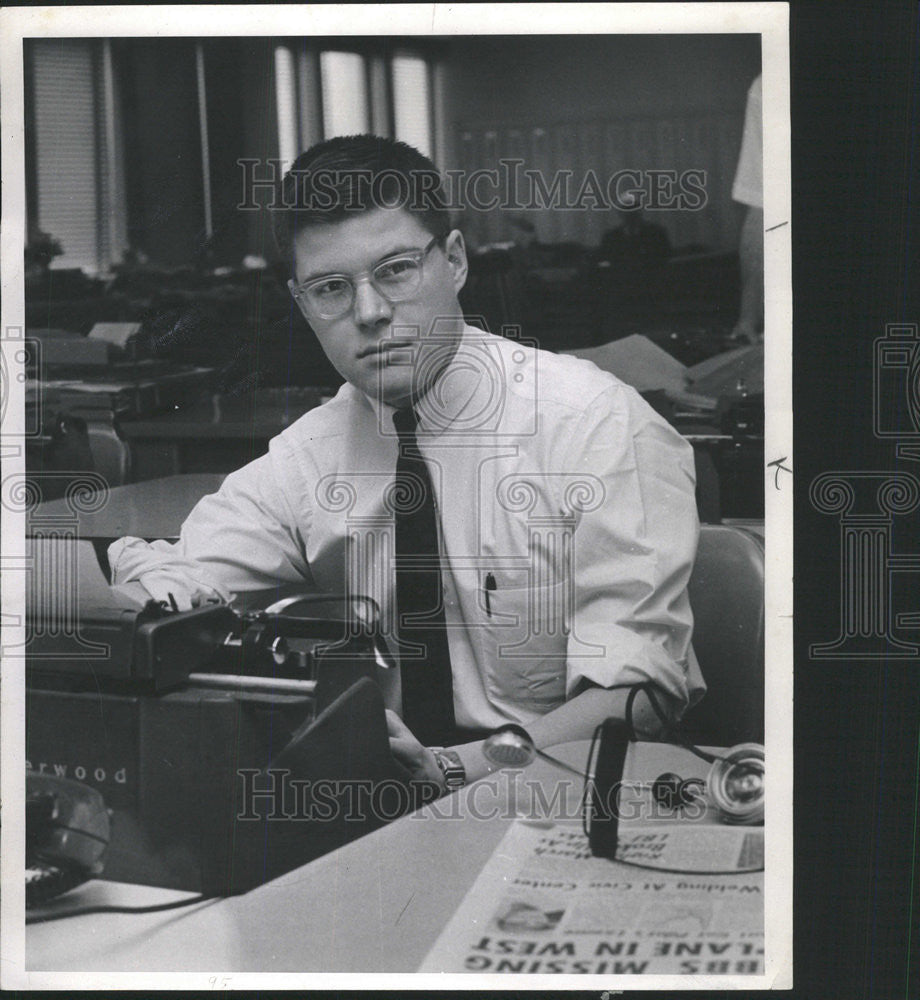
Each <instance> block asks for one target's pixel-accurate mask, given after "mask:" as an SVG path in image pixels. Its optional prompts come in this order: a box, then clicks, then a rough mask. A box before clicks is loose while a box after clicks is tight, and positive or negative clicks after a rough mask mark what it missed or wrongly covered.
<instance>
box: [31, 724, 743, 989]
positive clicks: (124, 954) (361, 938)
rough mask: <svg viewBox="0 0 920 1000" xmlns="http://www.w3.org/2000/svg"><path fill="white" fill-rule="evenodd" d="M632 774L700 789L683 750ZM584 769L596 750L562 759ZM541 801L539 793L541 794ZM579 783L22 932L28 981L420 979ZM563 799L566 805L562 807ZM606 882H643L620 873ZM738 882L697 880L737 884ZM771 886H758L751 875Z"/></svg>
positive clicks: (583, 746)
mask: <svg viewBox="0 0 920 1000" xmlns="http://www.w3.org/2000/svg"><path fill="white" fill-rule="evenodd" d="M634 750H635V753H634V754H632V755H631V759H630V761H628V764H627V767H628V772H627V773H629V774H631V775H633V776H635V777H638V776H641V777H642V778H643V779H649V780H650V779H653V778H654V777H656V776H657V775H658V774H659V773H661V772H662V771H677V772H678V773H680V774H681V775H682V776H685V777H699V776H702V770H703V769H704V767H705V766H704V765H702V764H701V763H700V762H699V761H698V760H697V759H696V758H695V757H693V756H692V755H691V754H690V753H689V752H688V751H686V750H683V749H682V748H680V747H675V746H671V745H668V744H638V745H636V747H635V748H634ZM553 752H554V753H555V754H556V755H557V756H558V757H560V758H561V759H562V760H564V761H566V762H568V763H570V764H572V765H574V766H576V767H583V766H584V765H585V762H586V759H587V752H588V744H587V743H586V742H584V743H569V744H564V745H563V746H561V747H559V748H556V749H555V750H554V751H553ZM537 789H540V791H537ZM581 792H582V786H581V782H580V781H579V780H578V779H577V778H574V777H570V776H568V775H567V774H565V773H564V772H562V771H560V770H559V769H558V768H556V767H555V766H554V765H552V764H550V763H548V762H546V761H542V760H537V761H535V762H534V764H533V765H531V767H529V768H528V769H527V770H525V771H522V772H507V771H506V772H496V773H495V774H493V775H491V776H489V777H488V778H485V779H483V780H482V781H479V782H476V783H474V784H473V785H470V786H469V787H467V788H465V789H463V790H461V791H460V792H458V793H456V794H455V795H453V796H449V797H447V798H444V799H440V800H438V801H437V802H435V803H433V804H432V805H430V806H428V807H425V808H424V809H421V810H419V811H418V812H415V813H412V814H410V815H408V816H405V817H403V818H401V819H399V820H396V821H395V822H393V823H391V824H389V825H388V826H385V827H383V828H382V829H379V830H377V831H375V832H374V833H371V834H369V835H367V836H366V837H363V838H361V839H360V840H357V841H354V842H352V843H350V844H348V845H346V846H345V847H342V848H340V849H339V850H336V851H333V852H332V853H330V854H327V855H325V856H324V857H321V858H319V859H317V860H315V861H312V862H310V863H309V864H307V865H304V866H303V867H301V868H298V869H296V870H294V871H291V872H289V873H287V874H286V875H283V876H281V877H280V878H277V879H275V880H274V881H272V882H269V883H267V884H265V885H262V886H260V887H258V888H256V889H254V890H252V891H251V892H249V893H247V894H245V895H243V896H236V897H232V898H228V899H220V900H208V901H205V902H201V903H198V904H195V905H193V906H190V907H188V908H187V909H179V910H172V911H166V912H161V913H152V914H130V915H128V914H119V913H109V914H104V913H103V914H91V915H86V916H80V917H74V918H72V919H68V920H66V921H65V922H62V923H58V922H54V921H51V922H46V923H40V924H35V925H32V926H30V927H28V928H27V933H26V949H27V951H26V968H27V969H29V970H30V971H39V970H44V971H49V972H50V971H111V972H118V971H122V972H142V971H150V972H208V973H213V972H215V971H217V970H232V971H234V972H241V973H242V972H286V973H296V972H301V973H303V972H314V973H321V972H326V973H346V972H351V973H362V972H364V973H370V972H373V973H412V972H415V971H416V970H417V969H418V968H419V966H420V965H421V963H422V961H423V960H424V958H425V956H426V955H427V953H428V952H429V950H430V949H431V948H432V946H433V945H434V943H435V941H436V940H437V938H438V936H439V935H440V933H441V931H442V930H443V929H444V927H445V926H446V925H447V923H448V921H449V920H450V918H451V916H452V915H453V913H454V912H455V911H456V909H457V908H458V907H459V906H460V904H461V902H462V901H463V899H464V897H465V895H466V894H467V892H468V891H469V889H470V887H471V886H472V885H473V883H474V882H475V880H476V877H477V875H478V873H479V872H480V870H481V869H482V867H483V866H484V865H485V864H486V862H487V861H488V860H489V858H490V857H491V856H492V854H493V852H494V850H495V848H496V847H497V845H498V843H499V842H500V841H501V839H502V837H503V836H504V835H505V833H506V832H507V831H508V829H509V827H510V826H511V825H512V824H513V823H514V821H515V819H516V818H517V817H518V816H525V817H528V818H534V819H536V820H537V821H540V814H541V812H542V816H543V820H542V821H543V822H545V819H546V816H547V813H546V808H547V803H548V804H549V808H550V818H552V817H562V818H561V819H559V820H558V821H560V822H563V823H568V824H573V823H574V824H577V823H578V822H580V820H578V819H576V817H578V816H579V815H580V798H581ZM557 796H558V797H557ZM610 865H611V871H615V870H617V869H619V870H620V871H621V873H622V872H623V871H628V872H631V873H633V874H634V873H635V869H634V868H626V867H625V866H622V865H619V864H618V863H617V862H613V861H611V862H610ZM736 877H737V876H733V875H728V876H725V875H707V876H695V877H694V879H695V881H701V880H702V881H706V882H715V883H719V884H724V883H729V882H731V880H732V879H734V878H736ZM747 878H754V879H757V880H762V875H755V876H747ZM182 898H191V896H190V894H183V893H178V892H171V891H169V890H164V889H154V888H150V887H146V886H130V885H126V884H119V883H107V882H104V881H100V880H96V881H94V882H91V883H88V884H87V885H86V886H84V887H83V888H81V889H79V890H77V891H75V892H73V893H72V894H70V895H69V896H65V897H62V898H61V899H59V900H57V901H56V902H55V903H54V904H53V907H54V908H55V909H57V910H59V911H60V912H65V911H66V910H68V909H74V908H79V907H83V906H87V905H103V904H118V905H128V906H143V905H153V904H156V903H161V902H167V901H170V900H173V899H182Z"/></svg>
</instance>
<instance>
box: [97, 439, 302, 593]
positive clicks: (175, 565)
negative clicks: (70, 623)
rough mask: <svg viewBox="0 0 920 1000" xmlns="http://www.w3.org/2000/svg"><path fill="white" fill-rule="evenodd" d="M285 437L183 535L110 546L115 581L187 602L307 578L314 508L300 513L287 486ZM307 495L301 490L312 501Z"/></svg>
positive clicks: (225, 487)
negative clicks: (168, 539)
mask: <svg viewBox="0 0 920 1000" xmlns="http://www.w3.org/2000/svg"><path fill="white" fill-rule="evenodd" d="M289 451H290V449H289V446H288V444H287V442H286V441H285V440H284V439H283V438H275V439H273V441H272V442H271V445H270V448H269V452H268V454H267V455H264V456H262V457H261V458H258V459H256V460H255V461H254V462H251V463H250V464H249V465H247V466H245V467H244V468H242V469H240V470H238V471H237V472H234V473H231V474H230V475H229V476H228V477H227V478H226V479H225V480H224V482H223V484H222V486H221V488H220V490H219V491H218V492H217V493H215V494H212V495H210V496H206V497H204V498H203V499H202V500H201V501H199V503H198V504H197V505H196V507H195V508H194V510H193V511H192V512H191V514H189V516H188V518H187V519H186V521H185V523H184V524H183V526H182V531H181V534H180V537H179V539H178V541H176V542H175V543H170V542H166V541H155V542H145V541H144V540H142V539H139V538H130V537H129V538H121V539H119V540H118V541H116V542H114V543H113V544H112V545H111V546H110V547H109V561H110V564H111V567H112V583H113V585H122V584H126V583H132V582H137V583H140V584H141V585H142V586H143V587H144V589H145V590H146V591H147V592H148V593H149V594H151V596H153V597H154V598H155V599H157V600H166V599H168V595H169V594H172V595H173V597H174V598H175V599H176V601H177V603H178V604H179V606H180V607H181V608H188V607H191V606H194V605H197V604H200V603H202V602H203V601H207V600H209V599H217V600H221V601H231V600H233V598H234V597H235V596H236V595H237V594H241V593H246V592H248V591H255V590H265V589H269V588H271V587H276V586H278V585H280V584H285V583H300V582H304V581H309V579H310V572H309V568H308V566H307V561H306V557H305V541H304V535H305V533H306V532H307V531H308V529H309V509H308V507H306V505H303V506H301V507H300V508H299V509H298V510H297V511H296V512H295V510H294V509H293V504H292V503H291V501H290V498H289V495H288V492H287V490H286V489H285V488H284V486H283V485H282V484H285V485H287V484H288V483H289V482H290V480H291V477H292V470H295V469H296V468H297V463H295V462H292V461H291V455H290V454H289ZM308 497H309V493H308V491H307V490H306V489H304V490H303V491H302V498H303V500H304V501H306V500H307V499H308Z"/></svg>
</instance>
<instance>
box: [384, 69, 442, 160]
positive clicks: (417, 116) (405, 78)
mask: <svg viewBox="0 0 920 1000" xmlns="http://www.w3.org/2000/svg"><path fill="white" fill-rule="evenodd" d="M393 122H394V131H395V136H396V138H397V139H401V140H402V141H403V142H408V143H409V145H410V146H415V148H416V149H418V150H421V152H423V153H424V154H425V155H426V156H431V155H432V141H431V139H432V137H431V93H430V89H429V77H428V63H427V62H426V61H425V60H424V59H423V58H421V56H416V55H411V54H409V53H405V52H402V53H399V54H397V55H395V56H394V57H393Z"/></svg>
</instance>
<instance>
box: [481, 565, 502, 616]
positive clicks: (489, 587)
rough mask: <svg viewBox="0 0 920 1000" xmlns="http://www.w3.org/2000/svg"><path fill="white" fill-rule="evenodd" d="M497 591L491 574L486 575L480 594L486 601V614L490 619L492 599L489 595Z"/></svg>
mask: <svg viewBox="0 0 920 1000" xmlns="http://www.w3.org/2000/svg"><path fill="white" fill-rule="evenodd" d="M497 589H498V586H497V584H496V583H495V577H494V576H493V575H492V574H491V573H486V580H485V585H484V586H483V588H482V592H483V595H484V596H485V599H486V614H487V615H488V616H489V618H491V617H492V599H491V596H490V595H491V593H492V591H493V590H497Z"/></svg>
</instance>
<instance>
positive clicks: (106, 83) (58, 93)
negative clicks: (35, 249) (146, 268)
mask: <svg viewBox="0 0 920 1000" xmlns="http://www.w3.org/2000/svg"><path fill="white" fill-rule="evenodd" d="M109 46H110V43H109V42H107V41H97V40H87V39H71V38H67V39H55V40H53V41H51V40H48V41H45V40H41V41H35V42H33V43H32V44H31V46H30V48H29V61H28V63H27V72H28V73H29V74H30V81H29V82H30V89H31V99H32V106H31V116H30V126H31V128H32V130H33V135H32V141H31V143H30V147H31V149H32V150H33V151H34V157H33V158H32V159H33V162H32V163H31V164H30V165H29V170H28V172H27V183H28V184H30V185H31V186H32V188H33V191H32V192H31V194H30V198H29V204H30V207H31V208H32V211H34V214H35V218H34V219H31V220H30V221H31V222H32V223H34V224H35V225H36V226H37V227H38V228H39V229H41V230H43V231H44V232H46V233H49V234H50V235H51V236H53V237H54V238H55V239H56V240H57V241H58V242H59V243H60V244H61V248H62V250H63V253H62V254H61V256H59V257H56V258H55V259H54V261H53V262H52V267H54V268H74V267H80V268H83V269H85V270H86V271H89V272H92V273H98V272H100V271H105V270H107V269H108V267H109V266H110V265H111V264H113V263H117V262H118V261H120V260H121V259H122V255H123V253H124V247H125V241H126V237H125V233H126V215H127V213H126V207H125V195H124V176H123V151H122V148H121V145H122V143H121V133H120V122H119V120H118V113H117V94H116V80H115V75H114V73H113V69H112V58H111V49H110V47H109Z"/></svg>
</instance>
